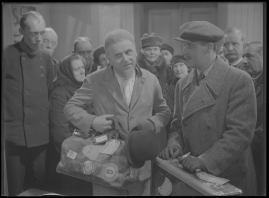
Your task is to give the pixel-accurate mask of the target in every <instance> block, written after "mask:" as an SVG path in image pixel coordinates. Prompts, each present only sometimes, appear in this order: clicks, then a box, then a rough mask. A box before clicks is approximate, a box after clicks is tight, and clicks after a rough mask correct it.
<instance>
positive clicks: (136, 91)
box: [64, 29, 171, 195]
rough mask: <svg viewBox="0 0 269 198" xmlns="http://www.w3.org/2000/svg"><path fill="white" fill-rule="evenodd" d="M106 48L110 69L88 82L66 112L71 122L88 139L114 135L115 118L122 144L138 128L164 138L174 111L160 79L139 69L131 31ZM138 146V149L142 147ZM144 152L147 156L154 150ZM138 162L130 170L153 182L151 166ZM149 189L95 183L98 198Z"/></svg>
mask: <svg viewBox="0 0 269 198" xmlns="http://www.w3.org/2000/svg"><path fill="white" fill-rule="evenodd" d="M104 47H105V53H106V57H107V59H108V60H109V63H110V65H109V66H108V67H106V68H105V69H101V70H98V71H97V72H94V73H92V74H90V75H88V76H87V77H86V80H85V82H84V83H83V85H82V87H81V88H80V89H78V90H77V91H76V93H75V95H74V96H73V97H72V98H71V99H70V100H69V102H68V103H67V104H66V106H65V108H64V114H65V115H66V117H67V119H69V120H70V121H71V122H72V123H73V124H74V125H75V126H77V127H78V128H79V129H80V130H81V131H83V132H84V133H86V134H88V133H90V132H91V131H92V129H94V130H96V131H98V132H106V131H109V130H111V129H112V128H111V124H112V121H111V120H108V119H107V118H108V117H111V116H115V117H117V119H118V120H119V122H120V123H121V126H122V132H121V133H120V138H121V139H124V140H125V139H127V137H128V136H129V133H130V131H132V130H133V129H135V128H136V129H141V130H151V131H154V133H156V134H160V133H161V131H162V129H163V128H164V126H165V125H166V124H167V123H168V121H169V118H170V115H171V112H170V110H169V107H168V106H167V104H166V101H165V99H164V98H163V95H162V91H161V87H160V84H159V82H158V79H157V78H156V76H155V75H153V74H151V73H150V72H148V71H146V70H144V69H140V67H139V66H138V65H137V63H136V57H137V52H136V49H135V41H134V37H133V36H132V35H131V34H130V33H129V32H128V31H126V30H122V29H117V30H114V31H112V32H109V33H108V34H107V35H106V37H105V46H104ZM88 106H93V111H94V114H88V113H87V112H86V111H85V108H86V107H88ZM153 111H154V112H155V114H154V115H152V112H153ZM131 134H134V135H135V134H136V133H135V132H132V133H131ZM139 135H141V134H140V133H139ZM132 139H137V138H132ZM138 139H139V138H138ZM165 139H166V138H163V141H166V140H165ZM131 142H132V143H134V142H133V141H132V140H131ZM165 144H166V142H165ZM165 144H164V147H165ZM135 145H136V147H139V146H140V142H136V143H135ZM129 146H131V145H129ZM130 148H131V149H132V148H133V147H132V146H131V147H130ZM143 148H144V149H145V151H146V150H147V149H149V148H148V147H143ZM132 151H133V149H132ZM132 151H131V152H132ZM127 152H128V151H127ZM136 153H137V152H136ZM138 153H140V152H138ZM131 155H132V154H131ZM135 157H136V159H137V160H134V162H132V161H130V160H128V161H129V163H130V164H131V166H134V168H140V167H141V166H142V167H141V169H140V172H141V177H142V178H145V179H148V178H150V176H151V163H150V161H146V162H143V161H144V160H145V159H146V158H144V157H143V158H140V159H139V157H138V156H135ZM146 157H147V156H146ZM128 159H130V158H129V157H128ZM136 161H137V162H138V164H137V163H136ZM149 187H150V186H149V182H148V183H147V185H145V187H144V189H128V190H124V189H117V188H112V187H108V186H103V185H98V184H93V195H141V194H143V195H149Z"/></svg>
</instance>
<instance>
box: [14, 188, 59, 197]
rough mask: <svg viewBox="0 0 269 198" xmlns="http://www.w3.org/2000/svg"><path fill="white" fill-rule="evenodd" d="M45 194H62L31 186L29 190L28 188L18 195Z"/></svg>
mask: <svg viewBox="0 0 269 198" xmlns="http://www.w3.org/2000/svg"><path fill="white" fill-rule="evenodd" d="M44 194H48V195H60V194H56V193H52V192H48V191H43V190H38V189H34V188H31V189H29V190H26V191H24V192H22V193H21V194H19V195H18V196H39V195H44Z"/></svg>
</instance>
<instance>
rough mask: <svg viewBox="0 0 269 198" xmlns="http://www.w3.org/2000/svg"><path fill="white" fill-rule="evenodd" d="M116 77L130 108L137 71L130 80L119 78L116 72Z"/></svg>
mask: <svg viewBox="0 0 269 198" xmlns="http://www.w3.org/2000/svg"><path fill="white" fill-rule="evenodd" d="M114 72H115V71H114ZM115 75H116V77H117V79H118V82H119V84H120V88H121V91H122V93H123V96H124V99H125V101H126V103H127V105H128V106H129V105H130V102H131V98H132V93H133V88H134V82H135V71H134V74H133V75H132V77H131V78H129V79H127V78H123V77H121V76H119V75H118V74H117V73H116V72H115Z"/></svg>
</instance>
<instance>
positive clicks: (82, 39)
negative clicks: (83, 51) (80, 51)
mask: <svg viewBox="0 0 269 198" xmlns="http://www.w3.org/2000/svg"><path fill="white" fill-rule="evenodd" d="M84 41H89V42H90V44H91V45H92V41H91V39H89V38H88V37H78V38H77V39H76V40H75V41H74V52H76V47H77V45H78V44H79V43H80V42H84Z"/></svg>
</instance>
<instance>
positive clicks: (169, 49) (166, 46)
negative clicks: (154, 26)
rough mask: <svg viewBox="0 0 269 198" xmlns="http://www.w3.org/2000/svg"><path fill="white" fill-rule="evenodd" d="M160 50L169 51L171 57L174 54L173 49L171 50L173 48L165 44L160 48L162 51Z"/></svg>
mask: <svg viewBox="0 0 269 198" xmlns="http://www.w3.org/2000/svg"><path fill="white" fill-rule="evenodd" d="M162 50H167V51H169V52H170V53H171V54H172V55H173V54H174V49H173V47H172V46H170V45H168V44H166V43H164V44H163V45H162V46H161V51H162Z"/></svg>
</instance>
